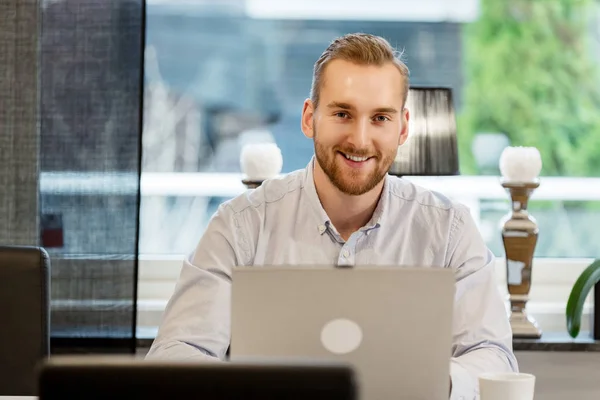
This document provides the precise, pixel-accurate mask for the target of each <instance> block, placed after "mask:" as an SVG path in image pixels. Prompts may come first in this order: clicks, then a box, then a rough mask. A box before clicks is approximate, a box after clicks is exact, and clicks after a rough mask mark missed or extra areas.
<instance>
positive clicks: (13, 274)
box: [0, 246, 50, 396]
mask: <svg viewBox="0 0 600 400" xmlns="http://www.w3.org/2000/svg"><path fill="white" fill-rule="evenodd" d="M49 315H50V260H49V257H48V254H47V253H46V251H45V250H44V249H43V248H40V247H28V246H0V396H34V395H36V391H37V370H36V367H37V365H38V364H39V363H40V361H42V360H43V359H44V358H45V357H46V356H47V355H48V354H49V352H50V345H49V320H50V317H49Z"/></svg>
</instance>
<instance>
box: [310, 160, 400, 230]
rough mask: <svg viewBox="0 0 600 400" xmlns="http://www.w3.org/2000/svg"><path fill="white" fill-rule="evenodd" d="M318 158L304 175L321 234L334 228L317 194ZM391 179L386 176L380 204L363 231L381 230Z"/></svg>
mask: <svg viewBox="0 0 600 400" xmlns="http://www.w3.org/2000/svg"><path fill="white" fill-rule="evenodd" d="M315 162H316V158H315V156H312V158H311V159H310V161H309V163H308V165H307V166H306V169H305V174H304V184H303V190H304V192H305V193H306V195H307V197H308V200H309V202H310V203H311V207H312V208H313V210H314V211H315V212H316V215H317V218H318V226H317V229H318V231H319V233H320V234H323V233H325V231H326V230H327V229H326V227H328V226H331V227H332V228H333V226H332V225H331V220H330V219H329V216H328V215H327V213H326V212H325V209H324V208H323V206H322V205H321V200H319V195H318V194H317V189H316V188H315V180H314V167H315ZM389 179H390V176H389V175H387V174H386V176H385V178H384V182H383V190H382V192H381V197H380V198H379V202H378V203H377V207H375V211H373V216H372V217H371V219H370V220H369V222H368V223H367V224H366V225H365V226H364V227H362V228H361V230H362V231H364V232H367V231H370V230H372V229H375V228H379V227H380V226H381V220H382V217H383V214H384V211H385V210H386V209H387V208H388V202H389V197H390V196H389V186H390V185H389Z"/></svg>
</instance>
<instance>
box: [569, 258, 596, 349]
mask: <svg viewBox="0 0 600 400" xmlns="http://www.w3.org/2000/svg"><path fill="white" fill-rule="evenodd" d="M598 282H600V260H596V261H594V262H593V263H592V264H590V265H589V266H588V267H587V268H586V269H585V270H584V271H583V272H582V273H581V275H579V278H577V281H576V282H575V285H573V289H571V294H570V295H569V301H568V302H567V312H566V314H567V330H568V331H569V335H571V337H572V338H576V337H577V335H579V330H580V329H581V314H582V313H583V305H584V304H585V299H586V298H587V296H588V294H589V293H590V290H592V288H593V287H594V285H596V283H598Z"/></svg>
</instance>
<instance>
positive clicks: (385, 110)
mask: <svg viewBox="0 0 600 400" xmlns="http://www.w3.org/2000/svg"><path fill="white" fill-rule="evenodd" d="M327 108H341V109H342V110H354V106H353V105H351V104H348V103H340V102H339V101H332V102H331V103H329V104H327ZM373 111H374V112H377V113H388V114H396V113H397V112H398V110H396V109H395V108H394V107H379V108H376V109H374V110H373Z"/></svg>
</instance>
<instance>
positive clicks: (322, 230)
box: [319, 225, 327, 233]
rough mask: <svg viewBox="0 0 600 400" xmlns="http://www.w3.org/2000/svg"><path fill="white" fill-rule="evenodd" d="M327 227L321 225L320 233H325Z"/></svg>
mask: <svg viewBox="0 0 600 400" xmlns="http://www.w3.org/2000/svg"><path fill="white" fill-rule="evenodd" d="M326 229H327V228H326V227H325V225H319V233H323V232H325V230H326Z"/></svg>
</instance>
